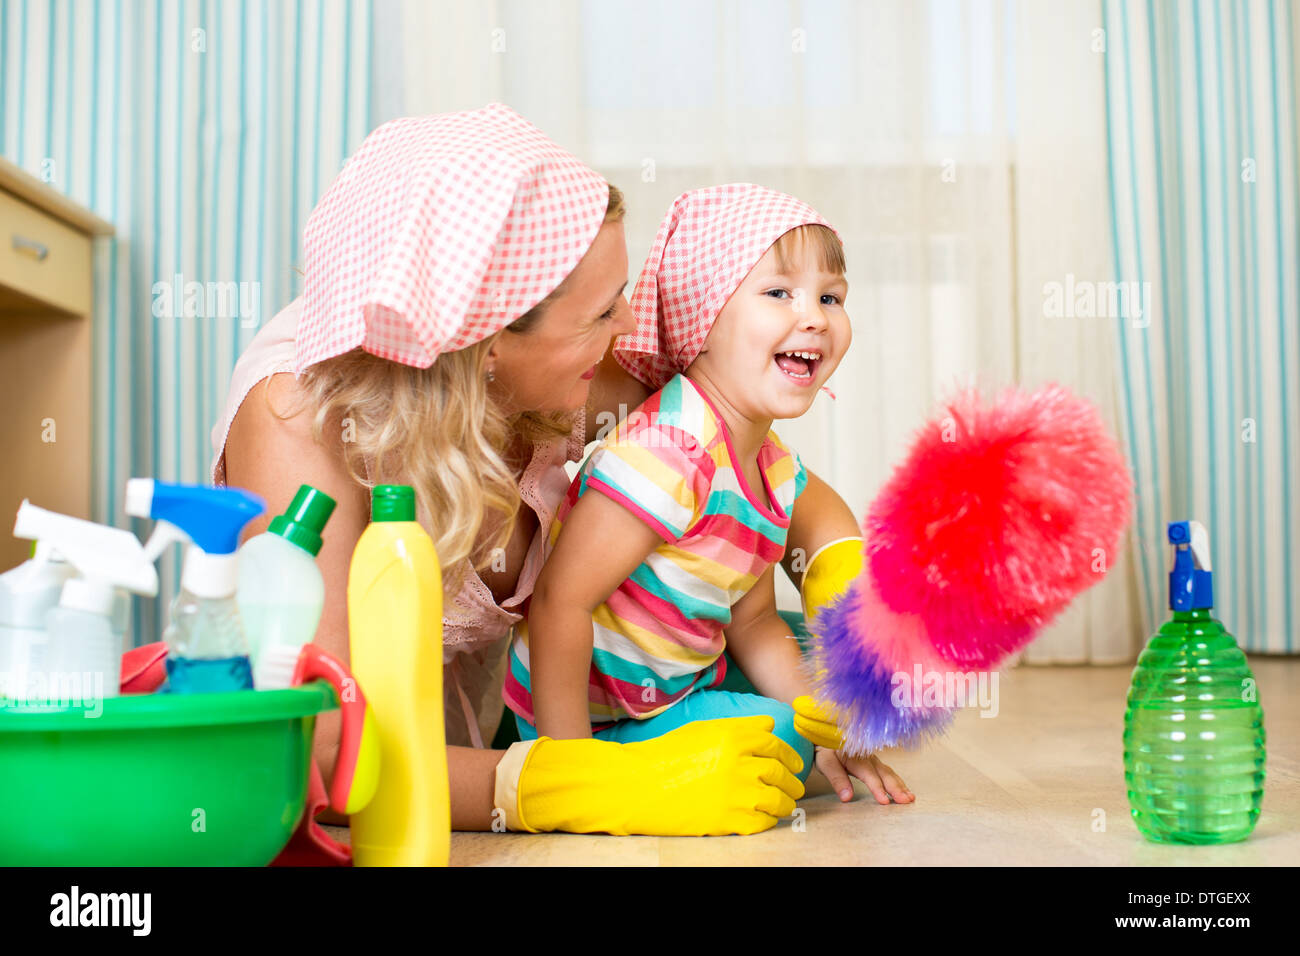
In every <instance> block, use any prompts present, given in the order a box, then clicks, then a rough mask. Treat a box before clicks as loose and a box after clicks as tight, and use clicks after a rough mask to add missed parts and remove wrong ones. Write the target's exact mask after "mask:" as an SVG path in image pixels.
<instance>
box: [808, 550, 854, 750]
mask: <svg viewBox="0 0 1300 956" xmlns="http://www.w3.org/2000/svg"><path fill="white" fill-rule="evenodd" d="M861 573H862V539H861V538H840V539H839V540H837V541H832V542H830V543H829V544H825V545H822V546H821V547H820V548H818V549H817V551H816V552H815V553H814V554H813V556H812V559H811V560H810V561H809V562H808V569H807V570H806V571H805V572H804V576H803V583H802V586H801V587H800V593H801V595H802V597H803V615H804V617H805V618H808V619H811V618H812V617H813V615H815V614H816V613H817V611H818V610H819V609H820V608H821V607H823V606H824V605H826V604H829V603H830V602H831V601H832V600H834V599H835V598H837V597H839V596H840V595H841V594H843V593H844V592H845V591H847V590H848V589H849V585H850V584H852V583H853V580H854V579H855V578H856V577H857V576H858V575H859V574H861ZM792 706H793V707H794V729H795V730H797V731H798V732H799V733H800V734H802V735H803V736H804V737H806V738H807V739H808V740H811V741H812V742H813V743H814V744H816V745H817V746H818V747H827V748H829V749H831V750H839V749H840V748H841V747H843V746H844V736H843V735H842V734H841V733H840V729H839V727H838V726H836V723H835V719H834V717H833V716H832V715H831V713H830V711H829V710H827V709H826V708H825V707H822V706H820V705H818V703H817V702H816V701H815V700H813V699H812V698H811V697H807V696H804V697H797V698H795V700H794V702H793V704H792Z"/></svg>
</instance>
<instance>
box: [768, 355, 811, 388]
mask: <svg viewBox="0 0 1300 956" xmlns="http://www.w3.org/2000/svg"><path fill="white" fill-rule="evenodd" d="M773 361H775V362H776V366H777V368H779V369H780V370H781V372H782V373H783V374H784V375H785V376H786V377H787V378H789V379H790V380H791V381H793V382H796V383H798V384H799V385H809V384H811V383H812V380H813V379H814V378H816V376H817V367H818V366H819V365H821V362H822V353H821V352H777V353H776V356H775V357H774V359H773Z"/></svg>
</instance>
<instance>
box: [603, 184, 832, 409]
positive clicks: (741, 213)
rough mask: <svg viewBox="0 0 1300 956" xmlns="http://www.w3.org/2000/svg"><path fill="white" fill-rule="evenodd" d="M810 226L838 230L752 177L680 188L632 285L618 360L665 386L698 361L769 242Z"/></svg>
mask: <svg viewBox="0 0 1300 956" xmlns="http://www.w3.org/2000/svg"><path fill="white" fill-rule="evenodd" d="M807 225H819V226H826V227H827V228H829V229H834V227H833V226H831V224H830V223H828V222H827V221H826V220H825V219H823V218H822V217H821V216H819V215H818V214H817V211H816V210H815V209H813V208H812V207H811V206H809V205H808V204H807V203H804V202H800V201H799V200H798V199H795V198H794V197H793V196H787V195H785V193H779V192H776V191H775V190H772V189H766V188H764V187H763V186H755V185H754V184H753V183H728V184H726V185H724V186H709V187H707V188H705V189H692V190H690V191H689V192H684V193H682V194H681V195H680V196H678V197H677V198H676V199H674V200H673V204H672V206H670V207H669V209H668V215H667V216H665V217H664V221H663V222H662V223H661V224H660V225H659V233H658V234H657V235H656V236H655V240H654V243H653V244H652V245H651V246H650V255H649V256H648V257H647V258H646V261H645V268H643V269H642V270H641V276H640V278H638V279H637V281H636V287H635V288H634V289H633V290H632V300H631V302H632V314H633V315H634V316H635V317H636V331H634V332H632V333H631V334H629V335H624V336H622V337H620V338H619V339H618V340H617V341H616V342H615V344H614V357H615V358H616V359H617V360H618V363H619V364H620V365H622V366H623V368H625V369H627V371H628V372H629V373H630V374H631V375H633V376H635V377H636V378H637V379H639V380H640V381H641V382H642V383H644V384H645V385H648V386H649V387H650V388H652V389H660V388H663V387H664V385H666V384H668V380H669V379H671V378H672V377H673V376H674V375H676V374H677V373H678V372H682V371H685V370H686V367H687V366H688V365H690V364H691V363H692V362H694V361H695V357H696V356H697V355H699V354H700V349H701V348H703V346H704V340H705V339H706V338H708V336H709V330H710V329H711V328H713V322H714V320H715V319H717V317H718V313H719V312H721V311H722V307H723V306H724V305H726V304H727V300H728V299H729V298H731V294H732V293H733V292H735V291H736V289H737V288H738V287H739V286H740V284H741V283H742V282H743V281H744V280H745V276H747V275H749V273H750V270H752V269H753V268H754V266H756V265H758V261H759V260H760V259H762V258H763V254H764V253H765V252H767V250H768V249H769V248H770V247H771V246H772V243H774V242H776V241H777V240H778V239H780V238H781V237H782V236H783V235H785V234H786V233H787V232H789V231H790V230H791V229H796V228H798V227H799V226H807Z"/></svg>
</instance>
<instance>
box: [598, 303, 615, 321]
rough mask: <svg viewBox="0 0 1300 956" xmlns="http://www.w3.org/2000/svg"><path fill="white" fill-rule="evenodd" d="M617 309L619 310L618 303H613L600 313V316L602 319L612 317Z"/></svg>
mask: <svg viewBox="0 0 1300 956" xmlns="http://www.w3.org/2000/svg"><path fill="white" fill-rule="evenodd" d="M617 310H618V303H615V304H614V305H611V306H610V307H609V308H608V309H606V310H605V311H604V312H602V313H600V318H601V319H602V320H609V319H612V318H613V317H614V313H615V312H616V311H617Z"/></svg>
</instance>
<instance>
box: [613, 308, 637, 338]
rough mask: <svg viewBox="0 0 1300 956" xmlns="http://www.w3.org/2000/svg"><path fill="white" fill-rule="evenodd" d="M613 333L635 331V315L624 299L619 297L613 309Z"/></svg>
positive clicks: (620, 333) (622, 333) (628, 333)
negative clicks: (616, 305)
mask: <svg viewBox="0 0 1300 956" xmlns="http://www.w3.org/2000/svg"><path fill="white" fill-rule="evenodd" d="M613 324H614V328H613V333H614V335H630V334H632V333H633V332H635V331H636V317H635V316H634V315H633V314H632V307H631V306H630V305H628V304H627V300H626V299H620V300H619V303H618V307H617V308H616V309H615V310H614V323H613Z"/></svg>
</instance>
